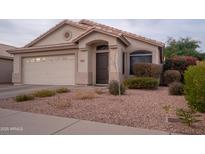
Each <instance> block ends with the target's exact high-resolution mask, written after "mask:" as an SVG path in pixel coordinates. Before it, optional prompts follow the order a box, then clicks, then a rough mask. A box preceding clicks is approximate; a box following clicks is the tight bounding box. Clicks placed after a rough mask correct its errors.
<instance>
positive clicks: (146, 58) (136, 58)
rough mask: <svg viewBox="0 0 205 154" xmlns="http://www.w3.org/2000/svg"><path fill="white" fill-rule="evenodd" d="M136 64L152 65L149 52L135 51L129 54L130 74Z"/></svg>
mask: <svg viewBox="0 0 205 154" xmlns="http://www.w3.org/2000/svg"><path fill="white" fill-rule="evenodd" d="M137 63H152V53H151V52H149V51H135V52H132V53H131V54H130V74H131V75H133V67H134V65H135V64H137Z"/></svg>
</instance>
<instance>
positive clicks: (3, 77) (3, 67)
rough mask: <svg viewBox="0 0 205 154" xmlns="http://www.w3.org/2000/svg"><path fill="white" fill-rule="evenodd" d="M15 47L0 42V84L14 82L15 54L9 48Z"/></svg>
mask: <svg viewBox="0 0 205 154" xmlns="http://www.w3.org/2000/svg"><path fill="white" fill-rule="evenodd" d="M14 48H15V47H13V46H10V45H6V44H1V43H0V84H2V83H11V82H12V72H13V56H12V55H11V54H9V53H8V52H7V50H9V49H14Z"/></svg>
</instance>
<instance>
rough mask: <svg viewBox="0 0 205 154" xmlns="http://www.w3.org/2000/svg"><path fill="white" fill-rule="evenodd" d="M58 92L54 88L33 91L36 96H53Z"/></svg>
mask: <svg viewBox="0 0 205 154" xmlns="http://www.w3.org/2000/svg"><path fill="white" fill-rule="evenodd" d="M55 94H56V92H55V91H54V90H47V89H44V90H39V91H36V92H34V93H33V96H35V97H51V96H54V95H55Z"/></svg>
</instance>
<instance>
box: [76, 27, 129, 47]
mask: <svg viewBox="0 0 205 154" xmlns="http://www.w3.org/2000/svg"><path fill="white" fill-rule="evenodd" d="M93 32H99V33H103V34H105V35H109V36H113V37H116V38H118V39H119V40H120V41H121V42H122V43H124V45H126V46H128V45H129V44H130V43H129V41H128V40H127V39H126V38H125V37H124V36H123V35H122V34H121V33H112V32H107V31H104V30H103V29H99V28H96V27H91V28H89V29H88V30H87V31H85V32H84V33H83V34H82V35H80V36H78V37H77V38H75V39H74V40H73V42H74V43H76V42H78V41H80V40H81V39H83V38H84V37H86V36H87V35H89V34H91V33H93Z"/></svg>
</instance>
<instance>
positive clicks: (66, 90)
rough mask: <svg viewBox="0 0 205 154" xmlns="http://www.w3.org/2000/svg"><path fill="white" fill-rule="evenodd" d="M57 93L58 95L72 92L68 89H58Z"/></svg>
mask: <svg viewBox="0 0 205 154" xmlns="http://www.w3.org/2000/svg"><path fill="white" fill-rule="evenodd" d="M56 92H57V93H67V92H70V90H69V89H68V88H64V87H63V88H58V89H56Z"/></svg>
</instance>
